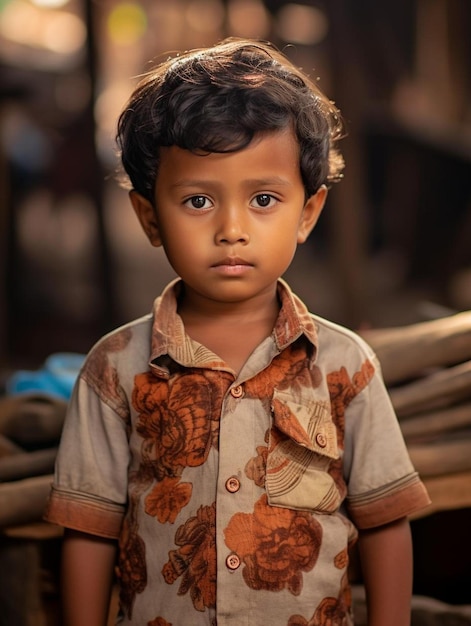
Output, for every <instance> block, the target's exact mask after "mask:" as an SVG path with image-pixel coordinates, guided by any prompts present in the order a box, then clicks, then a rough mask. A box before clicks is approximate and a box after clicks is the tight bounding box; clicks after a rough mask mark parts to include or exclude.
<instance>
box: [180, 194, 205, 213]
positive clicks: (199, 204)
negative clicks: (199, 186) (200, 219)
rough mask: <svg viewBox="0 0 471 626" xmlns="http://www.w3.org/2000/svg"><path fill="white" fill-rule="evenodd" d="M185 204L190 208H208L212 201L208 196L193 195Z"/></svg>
mask: <svg viewBox="0 0 471 626" xmlns="http://www.w3.org/2000/svg"><path fill="white" fill-rule="evenodd" d="M185 205H186V206H187V207H189V208H190V209H197V210H200V209H208V208H209V207H210V206H211V202H210V201H209V200H208V198H207V197H206V196H191V198H188V200H186V201H185Z"/></svg>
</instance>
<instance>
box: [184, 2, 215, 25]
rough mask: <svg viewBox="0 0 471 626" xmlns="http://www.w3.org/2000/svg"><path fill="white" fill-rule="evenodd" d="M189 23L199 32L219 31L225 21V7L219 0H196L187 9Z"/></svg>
mask: <svg viewBox="0 0 471 626" xmlns="http://www.w3.org/2000/svg"><path fill="white" fill-rule="evenodd" d="M186 19H187V22H188V25H189V26H190V27H191V28H193V30H195V31H197V32H199V33H211V32H214V31H217V30H218V29H219V28H221V26H222V25H223V22H224V7H223V5H222V3H221V2H220V1H219V0H194V1H193V2H190V3H189V5H188V8H187V10H186Z"/></svg>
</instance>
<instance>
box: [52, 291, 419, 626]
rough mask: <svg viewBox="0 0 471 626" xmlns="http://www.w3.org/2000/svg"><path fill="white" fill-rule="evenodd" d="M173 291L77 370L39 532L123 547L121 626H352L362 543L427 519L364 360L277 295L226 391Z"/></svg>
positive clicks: (355, 344)
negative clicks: (268, 329)
mask: <svg viewBox="0 0 471 626" xmlns="http://www.w3.org/2000/svg"><path fill="white" fill-rule="evenodd" d="M178 290H179V283H178V281H175V282H173V283H172V284H170V285H169V286H168V287H167V288H166V290H165V291H164V292H163V294H162V295H161V296H160V297H159V298H158V299H157V300H156V301H155V304H154V310H153V313H152V314H150V315H148V316H146V317H144V318H141V319H139V320H136V321H134V322H132V323H131V324H129V325H126V326H124V327H122V328H120V329H118V330H116V331H114V332H112V333H111V334H109V335H107V336H106V337H104V338H103V339H102V340H100V342H98V344H97V345H96V346H95V347H94V348H93V349H92V350H91V352H90V354H89V355H88V357H87V360H86V362H85V365H84V367H83V369H82V371H81V373H80V376H79V378H78V381H77V384H76V387H75V390H74V393H73V397H72V400H71V403H70V408H69V411H68V414H67V418H66V422H65V425H64V430H63V435H62V440H61V445H60V450H59V454H58V459H57V463H56V471H55V478H54V484H53V487H52V491H51V495H50V498H49V503H48V511H47V513H46V519H48V520H50V521H51V522H55V523H58V524H61V525H63V526H65V527H69V528H73V529H76V530H80V531H84V532H87V533H91V534H95V535H99V536H102V537H109V538H117V539H119V545H120V551H119V563H118V567H117V572H118V577H119V583H120V607H121V608H120V616H119V619H118V623H120V624H125V625H128V624H134V625H138V626H146V625H147V626H188V625H189V624H191V626H210V625H211V626H215V625H217V626H245V625H247V626H249V625H250V626H254V625H260V626H261V625H265V624H276V625H277V626H278V625H286V626H308V625H312V624H315V625H316V626H327V625H329V626H348V625H350V624H353V618H352V612H351V597H350V589H349V584H348V580H347V566H348V554H349V548H350V547H351V545H352V544H353V543H354V541H355V539H356V536H357V530H358V529H365V528H371V527H375V526H379V525H382V524H385V523H388V522H391V521H394V520H396V519H399V518H401V517H403V516H405V515H408V514H410V513H412V512H414V511H416V510H418V509H420V508H422V507H424V506H426V505H427V504H428V503H429V499H428V496H427V493H426V490H425V488H424V486H423V484H422V482H421V481H420V479H419V477H418V475H417V473H416V472H415V471H414V468H413V466H412V464H411V461H410V459H409V456H408V454H407V450H406V447H405V444H404V441H403V438H402V436H401V432H400V428H399V425H398V422H397V419H396V416H395V414H394V411H393V408H392V406H391V402H390V400H389V397H388V394H387V391H386V389H385V386H384V383H383V381H382V377H381V373H380V369H379V365H378V363H377V360H376V357H375V355H374V353H373V352H372V350H371V349H370V348H369V346H368V345H366V344H365V342H363V341H362V340H361V339H360V338H359V337H358V336H357V335H355V334H354V333H352V332H351V331H349V330H347V329H345V328H343V327H340V326H338V325H336V324H333V323H331V322H328V321H326V320H323V319H321V318H320V317H317V316H314V315H311V314H310V313H309V312H308V311H307V309H306V307H305V306H304V304H303V303H302V302H301V301H300V300H299V299H298V298H297V297H296V296H295V295H294V294H293V293H292V292H291V291H290V289H289V287H288V286H287V285H286V284H285V283H284V282H283V281H280V282H279V287H278V291H279V299H280V302H281V308H280V313H279V316H278V319H277V321H276V324H275V327H274V329H273V332H272V334H271V336H270V337H267V338H266V339H265V340H264V341H263V342H262V343H261V344H260V345H259V346H258V347H257V348H256V349H255V350H254V352H253V353H252V355H251V356H250V358H249V359H248V361H247V362H246V364H245V365H244V367H243V368H242V370H241V371H240V373H239V375H237V376H236V375H235V373H234V372H233V371H232V370H231V369H230V368H229V367H228V366H227V364H225V363H224V362H223V361H222V360H221V359H220V358H219V357H218V356H217V355H215V354H213V353H212V352H211V351H209V350H208V349H207V348H205V347H204V346H202V345H201V344H198V343H197V342H195V341H193V340H192V339H191V338H190V337H189V336H188V335H187V334H186V333H185V329H184V326H183V322H182V320H181V318H180V317H179V315H178V313H177V295H178ZM228 332H231V330H230V329H228Z"/></svg>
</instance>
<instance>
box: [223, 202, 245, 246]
mask: <svg viewBox="0 0 471 626" xmlns="http://www.w3.org/2000/svg"><path fill="white" fill-rule="evenodd" d="M215 240H216V243H217V244H234V243H241V244H246V243H248V241H249V233H248V229H247V225H246V223H245V220H244V219H243V216H242V215H241V212H240V211H238V210H237V209H229V210H227V211H222V212H221V214H220V220H219V223H218V227H217V230H216V234H215Z"/></svg>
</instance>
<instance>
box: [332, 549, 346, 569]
mask: <svg viewBox="0 0 471 626" xmlns="http://www.w3.org/2000/svg"><path fill="white" fill-rule="evenodd" d="M348 560H349V559H348V550H347V548H345V550H342V551H341V552H339V553H338V554H337V556H336V557H335V559H334V565H335V567H337V568H338V569H345V568H346V567H347V565H348Z"/></svg>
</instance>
